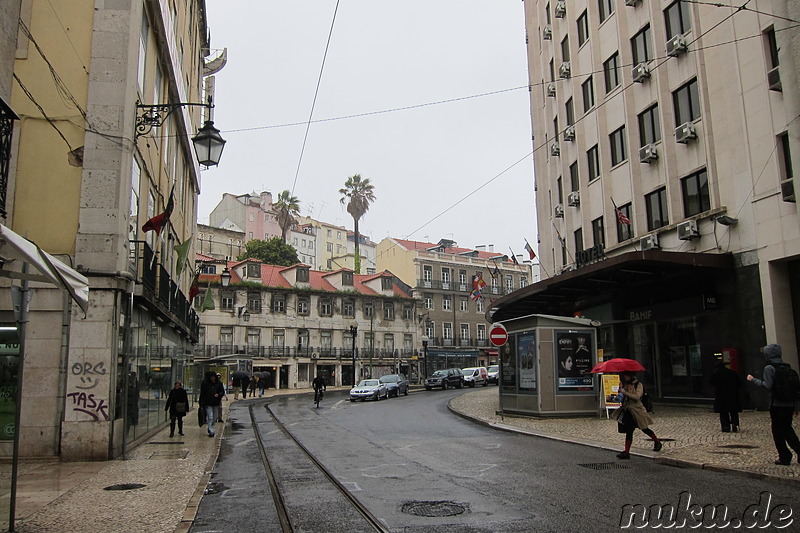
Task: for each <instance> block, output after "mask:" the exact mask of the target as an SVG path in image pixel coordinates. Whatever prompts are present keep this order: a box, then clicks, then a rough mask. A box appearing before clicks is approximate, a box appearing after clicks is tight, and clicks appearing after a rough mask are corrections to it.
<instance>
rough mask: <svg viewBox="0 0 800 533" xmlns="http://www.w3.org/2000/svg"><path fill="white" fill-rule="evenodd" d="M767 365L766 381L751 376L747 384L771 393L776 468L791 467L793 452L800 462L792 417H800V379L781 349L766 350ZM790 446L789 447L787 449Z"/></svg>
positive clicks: (770, 409)
mask: <svg viewBox="0 0 800 533" xmlns="http://www.w3.org/2000/svg"><path fill="white" fill-rule="evenodd" d="M762 351H763V352H764V358H765V359H766V360H767V365H766V366H765V367H764V379H763V380H762V379H758V378H755V377H753V376H752V375H750V374H748V375H747V381H750V382H752V383H753V384H754V385H756V386H757V387H764V388H765V389H767V390H768V391H769V417H770V420H771V421H772V439H773V440H774V441H775V448H777V450H778V459H777V460H776V461H775V464H776V465H784V466H788V465H790V464H791V462H792V451H791V450H790V449H789V448H791V449H792V450H794V451H795V453H796V454H797V457H798V461H800V440H799V439H798V438H797V435H796V434H795V432H794V429H792V414H794V415H795V416H797V414H798V413H800V379H798V375H797V372H796V371H795V370H793V369H792V367H791V366H789V365H788V364H786V363H784V362H783V359H781V355H782V352H781V346H780V345H779V344H768V345H766V346H764V348H763V349H762ZM787 444H788V446H787Z"/></svg>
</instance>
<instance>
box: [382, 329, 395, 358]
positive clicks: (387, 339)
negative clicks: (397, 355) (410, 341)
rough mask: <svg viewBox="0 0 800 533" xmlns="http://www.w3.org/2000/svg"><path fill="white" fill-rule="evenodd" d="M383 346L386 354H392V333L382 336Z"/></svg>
mask: <svg viewBox="0 0 800 533" xmlns="http://www.w3.org/2000/svg"><path fill="white" fill-rule="evenodd" d="M383 346H384V347H385V348H386V353H389V354H392V353H394V333H384V334H383Z"/></svg>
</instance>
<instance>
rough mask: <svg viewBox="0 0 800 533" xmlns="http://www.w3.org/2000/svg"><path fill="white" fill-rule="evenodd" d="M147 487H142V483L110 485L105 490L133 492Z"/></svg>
mask: <svg viewBox="0 0 800 533" xmlns="http://www.w3.org/2000/svg"><path fill="white" fill-rule="evenodd" d="M146 486H147V485H142V484H141V483H120V484H118V485H110V486H108V487H105V488H103V490H133V489H141V488H143V487H146Z"/></svg>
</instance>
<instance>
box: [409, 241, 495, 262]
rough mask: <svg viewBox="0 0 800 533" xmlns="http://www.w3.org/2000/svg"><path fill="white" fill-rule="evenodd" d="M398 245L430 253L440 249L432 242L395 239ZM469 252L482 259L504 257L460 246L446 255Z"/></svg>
mask: <svg viewBox="0 0 800 533" xmlns="http://www.w3.org/2000/svg"><path fill="white" fill-rule="evenodd" d="M394 241H395V242H396V243H398V244H399V245H400V246H402V247H403V248H405V249H407V250H421V251H428V250H430V249H431V248H438V247H439V245H438V244H436V243H432V242H420V241H407V240H405V239H394ZM467 252H478V257H479V258H480V259H496V258H498V257H503V255H504V254H499V253H497V252H485V251H481V250H473V249H471V248H461V247H458V246H454V247H451V248H445V251H444V253H446V254H454V255H458V254H463V253H467Z"/></svg>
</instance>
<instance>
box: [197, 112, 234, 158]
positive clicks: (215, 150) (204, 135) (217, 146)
mask: <svg viewBox="0 0 800 533" xmlns="http://www.w3.org/2000/svg"><path fill="white" fill-rule="evenodd" d="M225 142H226V141H225V139H223V138H222V135H220V134H219V130H218V129H217V128H215V127H214V121H213V120H206V122H205V124H203V127H202V128H200V130H198V132H197V135H195V136H194V137H192V143H193V144H194V151H195V153H196V154H197V162H198V163H200V164H201V165H203V166H204V167H213V166H216V165H219V160H220V158H221V157H222V149H223V148H225Z"/></svg>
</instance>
